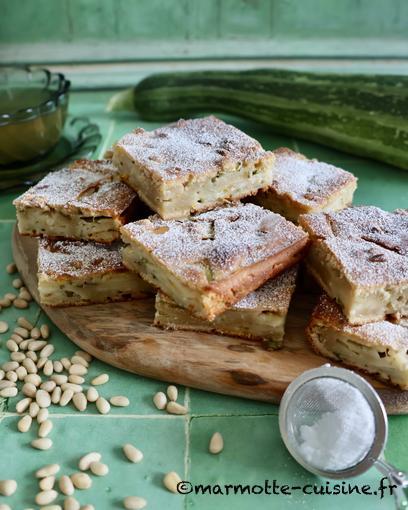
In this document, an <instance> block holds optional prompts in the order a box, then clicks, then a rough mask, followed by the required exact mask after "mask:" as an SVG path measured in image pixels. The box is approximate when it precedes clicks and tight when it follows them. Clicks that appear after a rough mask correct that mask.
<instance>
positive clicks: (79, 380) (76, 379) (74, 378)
mask: <svg viewBox="0 0 408 510" xmlns="http://www.w3.org/2000/svg"><path fill="white" fill-rule="evenodd" d="M68 382H70V383H72V384H84V382H85V379H84V378H83V377H81V376H80V375H70V376H69V377H68Z"/></svg>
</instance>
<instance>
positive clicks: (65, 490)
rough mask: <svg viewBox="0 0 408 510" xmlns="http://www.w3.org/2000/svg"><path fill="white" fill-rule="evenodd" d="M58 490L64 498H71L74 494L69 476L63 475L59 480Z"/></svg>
mask: <svg viewBox="0 0 408 510" xmlns="http://www.w3.org/2000/svg"><path fill="white" fill-rule="evenodd" d="M59 488H60V491H61V492H62V494H65V496H72V494H74V492H75V488H74V484H73V483H72V480H71V478H70V477H69V476H67V475H63V476H61V478H60V480H59Z"/></svg>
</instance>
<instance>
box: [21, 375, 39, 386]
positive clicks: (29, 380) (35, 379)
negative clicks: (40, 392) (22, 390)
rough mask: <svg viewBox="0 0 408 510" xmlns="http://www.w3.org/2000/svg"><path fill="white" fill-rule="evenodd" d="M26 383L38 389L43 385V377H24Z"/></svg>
mask: <svg viewBox="0 0 408 510" xmlns="http://www.w3.org/2000/svg"><path fill="white" fill-rule="evenodd" d="M24 382H25V383H28V384H33V385H34V386H36V387H38V386H40V384H41V382H42V381H41V377H40V376H39V375H38V374H27V375H26V376H25V377H24Z"/></svg>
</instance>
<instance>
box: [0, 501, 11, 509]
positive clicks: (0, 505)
mask: <svg viewBox="0 0 408 510" xmlns="http://www.w3.org/2000/svg"><path fill="white" fill-rule="evenodd" d="M0 510H11V508H10V507H9V506H8V505H6V503H0Z"/></svg>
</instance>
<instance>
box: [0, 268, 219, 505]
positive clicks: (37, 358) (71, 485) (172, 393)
mask: <svg viewBox="0 0 408 510" xmlns="http://www.w3.org/2000/svg"><path fill="white" fill-rule="evenodd" d="M6 270H7V272H8V273H9V274H13V273H15V272H16V266H15V264H9V265H8V266H7V268H6ZM12 285H13V287H14V288H15V289H18V290H19V294H18V295H16V294H14V293H7V294H5V295H4V297H3V299H0V310H1V309H2V308H7V307H10V306H12V305H13V306H14V307H15V308H18V309H25V308H27V307H28V306H29V303H30V301H32V297H31V295H30V293H29V292H28V290H27V289H26V287H24V284H23V282H22V280H21V279H20V278H15V279H14V280H13V282H12ZM8 331H9V324H8V323H7V322H6V321H3V320H1V321H0V333H6V332H8ZM6 348H7V349H8V352H9V360H8V361H6V362H5V363H3V364H2V365H1V368H0V397H3V398H5V399H8V398H13V397H17V396H18V395H19V393H20V392H21V393H22V394H23V398H22V399H21V400H19V401H18V402H17V404H16V411H17V413H18V414H20V415H22V416H21V418H19V420H18V423H17V430H18V431H19V432H21V433H25V432H28V431H29V430H30V429H31V426H32V424H33V421H34V420H36V422H37V424H38V432H37V434H38V437H37V438H36V439H34V440H33V441H32V442H31V446H32V447H33V448H36V449H38V450H48V449H50V448H51V447H52V445H53V442H52V439H50V438H49V437H48V436H49V435H50V433H51V431H52V429H53V423H52V421H51V420H50V416H49V411H48V409H49V407H50V406H51V405H52V404H54V405H59V406H61V407H64V406H66V405H68V404H69V403H70V402H72V404H73V406H74V407H75V408H76V409H77V410H78V411H79V412H84V411H85V410H86V409H87V407H88V404H89V403H95V406H96V409H97V410H98V412H99V413H101V414H107V413H109V412H110V410H111V405H112V406H115V407H127V406H129V404H130V402H129V399H128V398H127V397H125V396H122V395H115V396H112V397H110V399H109V400H107V399H106V398H104V397H102V396H100V395H99V392H98V390H97V388H96V387H98V386H102V385H104V384H106V383H108V382H109V375H108V374H105V373H103V374H99V375H98V376H96V377H94V378H93V379H92V380H91V381H90V386H89V387H88V388H87V389H85V388H84V386H83V385H84V384H85V377H86V376H87V375H88V370H89V366H90V364H91V362H92V359H93V358H92V356H91V355H90V354H88V353H87V352H84V351H76V352H75V353H74V355H73V356H72V357H70V358H68V357H63V358H61V359H51V356H52V355H53V354H54V352H55V347H54V345H53V344H52V343H50V329H49V327H48V325H47V324H42V325H41V326H39V327H38V326H35V325H33V324H32V323H31V322H30V321H29V320H28V319H27V318H26V317H24V316H21V317H19V318H18V319H17V325H16V326H15V327H14V329H13V332H12V333H11V335H10V338H9V339H8V340H7V341H6ZM64 372H65V373H64ZM19 383H20V388H19V387H18V385H19ZM177 398H178V389H177V387H176V386H174V385H170V386H168V387H167V390H166V393H164V392H161V391H160V392H157V393H156V394H155V395H154V397H153V403H154V405H155V406H156V408H157V409H159V410H166V411H167V412H168V413H170V414H176V415H185V414H187V412H188V409H187V408H186V407H185V406H184V405H182V404H180V403H178V402H177ZM223 447H224V442H223V438H222V436H221V434H220V433H219V432H215V433H214V434H213V436H212V437H211V439H210V443H209V452H210V453H212V454H218V453H220V452H221V451H222V449H223ZM122 450H123V453H124V456H125V457H126V459H127V460H128V461H129V462H132V463H139V462H141V461H142V460H143V453H142V452H141V451H140V450H139V449H138V448H136V447H135V446H134V445H132V444H130V443H127V444H125V445H124V446H123V448H122ZM101 459H102V455H101V454H100V453H98V452H91V453H88V454H86V455H85V456H83V457H82V458H81V459H80V460H79V463H78V467H79V471H78V472H76V473H73V474H71V475H62V476H60V478H59V481H58V488H59V491H57V489H56V488H55V487H56V484H57V479H56V475H57V474H58V473H59V471H60V466H59V465H58V464H50V465H48V466H44V467H42V468H40V469H38V470H37V472H36V477H37V479H38V483H39V489H40V490H39V492H38V493H37V495H36V496H35V502H36V504H37V505H39V506H40V508H41V510H62V507H61V506H60V505H58V504H55V500H56V499H57V498H58V497H59V495H60V494H62V495H63V496H64V497H65V499H64V503H63V508H64V510H94V506H93V505H92V504H87V505H84V506H80V504H79V502H78V501H77V500H76V499H75V497H74V496H73V494H74V492H75V490H76V489H77V490H87V489H89V488H90V487H91V486H92V478H91V477H90V476H89V475H88V474H87V473H86V471H90V472H91V474H93V475H94V476H98V477H99V476H106V475H107V474H108V473H109V467H108V466H107V465H106V464H104V463H102V462H101ZM180 482H181V478H180V476H179V475H178V474H177V473H176V472H175V471H171V472H169V473H167V474H166V475H165V476H164V478H163V485H164V487H165V488H166V489H167V490H168V491H170V492H173V493H177V485H178V483H180ZM17 488H18V485H17V482H16V481H15V480H0V496H6V497H7V496H12V495H13V494H15V492H16V491H17ZM146 504H147V502H146V500H145V499H144V498H142V497H139V496H128V497H126V498H124V500H123V506H124V508H126V509H128V510H139V509H142V508H144V507H145V506H146ZM0 510H10V507H9V506H8V505H7V504H4V503H3V504H2V503H0ZM26 510H31V509H26Z"/></svg>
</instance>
